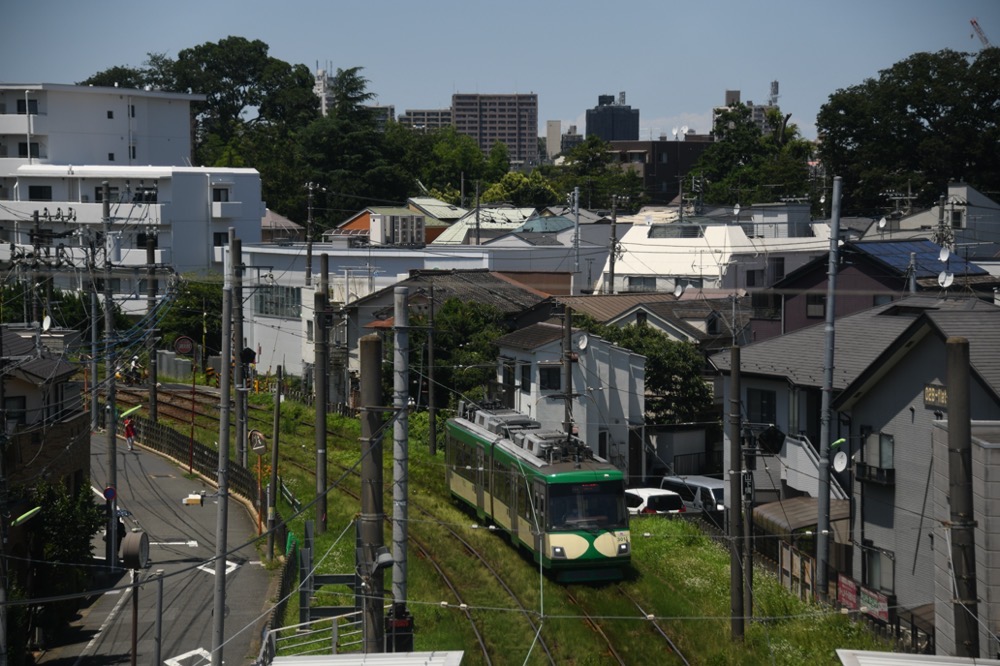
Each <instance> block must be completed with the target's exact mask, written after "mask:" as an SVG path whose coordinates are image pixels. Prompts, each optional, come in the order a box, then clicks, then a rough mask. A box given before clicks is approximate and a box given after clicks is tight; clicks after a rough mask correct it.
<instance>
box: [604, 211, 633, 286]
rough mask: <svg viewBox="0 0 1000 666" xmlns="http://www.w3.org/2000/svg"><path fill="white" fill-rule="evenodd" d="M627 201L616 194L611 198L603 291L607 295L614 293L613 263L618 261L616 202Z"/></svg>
mask: <svg viewBox="0 0 1000 666" xmlns="http://www.w3.org/2000/svg"><path fill="white" fill-rule="evenodd" d="M619 201H628V197H621V196H618V195H617V194H615V195H613V196H612V197H611V238H610V242H609V243H608V285H607V289H606V290H605V291H606V292H607V293H609V294H614V293H615V261H616V260H617V259H618V202H619Z"/></svg>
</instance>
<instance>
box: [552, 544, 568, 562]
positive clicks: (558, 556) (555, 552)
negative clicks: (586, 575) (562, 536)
mask: <svg viewBox="0 0 1000 666" xmlns="http://www.w3.org/2000/svg"><path fill="white" fill-rule="evenodd" d="M552 559H553V560H565V559H566V550H565V549H564V548H563V547H562V546H552Z"/></svg>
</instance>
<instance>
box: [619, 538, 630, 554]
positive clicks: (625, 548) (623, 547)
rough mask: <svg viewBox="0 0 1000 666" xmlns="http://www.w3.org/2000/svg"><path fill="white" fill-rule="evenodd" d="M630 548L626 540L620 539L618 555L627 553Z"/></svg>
mask: <svg viewBox="0 0 1000 666" xmlns="http://www.w3.org/2000/svg"><path fill="white" fill-rule="evenodd" d="M630 550H631V546H630V545H629V542H628V541H622V542H621V543H620V544H618V554H619V555H628V554H629V551H630Z"/></svg>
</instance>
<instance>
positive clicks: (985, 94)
mask: <svg viewBox="0 0 1000 666" xmlns="http://www.w3.org/2000/svg"><path fill="white" fill-rule="evenodd" d="M816 128H817V131H818V133H819V136H820V148H819V154H820V157H821V159H822V161H823V164H824V166H825V168H826V171H827V173H830V174H832V175H836V176H841V177H842V178H843V179H844V188H843V203H842V206H843V209H844V210H845V211H846V212H848V213H851V214H871V215H877V214H879V213H880V212H884V211H886V210H888V209H889V206H890V204H891V202H889V201H888V200H887V198H886V196H885V194H884V193H885V192H886V191H887V190H896V191H898V192H907V191H909V192H910V193H911V194H912V195H913V196H914V198H915V204H916V205H918V206H927V205H930V204H932V203H933V202H934V201H935V200H936V199H937V198H938V197H939V196H940V195H941V193H943V192H945V191H946V190H947V185H948V182H949V181H951V180H962V181H965V182H967V183H969V184H970V185H972V186H973V187H976V188H977V189H980V190H983V191H989V190H994V191H995V190H996V189H997V187H996V184H997V183H998V182H1000V151H998V150H997V146H998V145H1000V48H996V47H993V48H985V49H983V50H981V51H979V52H978V53H977V54H969V53H960V52H956V51H951V50H943V51H938V52H937V53H916V54H914V55H912V56H910V57H909V58H907V59H905V60H903V61H900V62H898V63H896V64H894V65H893V66H892V67H890V68H888V69H885V70H882V71H880V72H879V75H878V77H877V78H871V79H866V80H865V81H863V82H862V83H860V84H858V85H855V86H851V87H849V88H845V89H841V90H837V91H836V92H835V93H833V94H832V95H830V98H829V101H828V102H827V103H826V104H824V105H823V106H822V107H821V108H820V111H819V115H818V116H817V118H816Z"/></svg>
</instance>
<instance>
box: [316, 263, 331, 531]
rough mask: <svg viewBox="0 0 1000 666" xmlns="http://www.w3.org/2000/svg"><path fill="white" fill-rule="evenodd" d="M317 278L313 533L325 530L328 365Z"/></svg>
mask: <svg viewBox="0 0 1000 666" xmlns="http://www.w3.org/2000/svg"><path fill="white" fill-rule="evenodd" d="M327 260H328V256H327V255H325V254H324V255H323V257H322V263H323V269H324V270H323V271H321V274H322V275H324V276H325V275H326V274H327V272H326V269H327ZM325 281H326V280H325V279H321V281H320V284H319V285H317V287H318V288H317V289H316V292H315V294H314V295H313V347H314V350H315V351H314V359H313V386H314V390H315V398H316V399H315V407H316V409H315V412H316V423H315V428H314V430H315V442H316V533H317V534H324V533H325V532H326V512H327V501H326V500H327V498H326V404H327V402H328V401H329V398H328V397H327V391H326V387H327V378H326V373H327V368H328V367H329V365H330V352H329V349H328V348H327V344H326V340H327V336H326V311H327V305H326V294H327V292H326V289H324V285H323V283H324V282H325Z"/></svg>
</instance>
